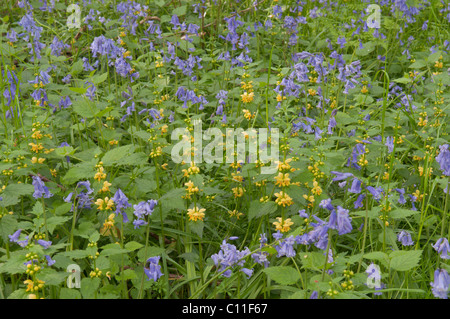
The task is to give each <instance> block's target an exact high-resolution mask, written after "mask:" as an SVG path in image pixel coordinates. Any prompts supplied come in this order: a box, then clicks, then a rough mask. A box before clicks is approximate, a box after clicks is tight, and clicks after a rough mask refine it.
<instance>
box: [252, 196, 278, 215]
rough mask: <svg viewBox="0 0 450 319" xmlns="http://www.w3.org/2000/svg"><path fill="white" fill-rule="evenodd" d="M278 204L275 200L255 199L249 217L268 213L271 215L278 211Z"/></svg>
mask: <svg viewBox="0 0 450 319" xmlns="http://www.w3.org/2000/svg"><path fill="white" fill-rule="evenodd" d="M277 208H278V205H277V204H276V203H275V202H272V201H270V202H267V203H261V202H260V201H259V200H257V199H256V200H254V201H252V202H251V203H250V208H249V210H248V219H249V220H252V219H253V218H258V217H262V216H266V215H270V214H272V213H274V212H276V210H277Z"/></svg>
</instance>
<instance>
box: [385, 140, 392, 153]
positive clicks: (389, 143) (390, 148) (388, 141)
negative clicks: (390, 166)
mask: <svg viewBox="0 0 450 319" xmlns="http://www.w3.org/2000/svg"><path fill="white" fill-rule="evenodd" d="M384 145H386V146H387V148H388V153H392V151H393V150H394V137H392V136H388V137H386V143H385V144H384Z"/></svg>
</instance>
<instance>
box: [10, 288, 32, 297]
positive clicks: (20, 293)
mask: <svg viewBox="0 0 450 319" xmlns="http://www.w3.org/2000/svg"><path fill="white" fill-rule="evenodd" d="M8 299H28V292H27V291H26V290H25V289H17V290H15V291H13V292H12V293H11V294H10V295H9V296H8Z"/></svg>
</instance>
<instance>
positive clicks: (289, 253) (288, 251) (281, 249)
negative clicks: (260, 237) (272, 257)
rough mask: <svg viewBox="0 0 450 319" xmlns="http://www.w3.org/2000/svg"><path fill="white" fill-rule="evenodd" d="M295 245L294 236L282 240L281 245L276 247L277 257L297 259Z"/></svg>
mask: <svg viewBox="0 0 450 319" xmlns="http://www.w3.org/2000/svg"><path fill="white" fill-rule="evenodd" d="M294 244H295V239H294V236H289V237H286V238H285V239H284V240H282V241H281V242H280V244H279V245H276V246H275V249H276V251H277V252H278V255H277V257H283V256H286V257H295V255H296V252H295V250H294Z"/></svg>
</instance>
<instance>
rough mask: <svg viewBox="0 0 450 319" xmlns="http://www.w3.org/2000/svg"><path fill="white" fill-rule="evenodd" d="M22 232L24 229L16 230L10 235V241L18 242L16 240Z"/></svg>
mask: <svg viewBox="0 0 450 319" xmlns="http://www.w3.org/2000/svg"><path fill="white" fill-rule="evenodd" d="M21 232H22V229H19V230H18V231H16V232H15V233H14V234H12V235H8V237H9V241H10V242H13V243H16V242H17V241H18V240H19V236H20V233H21Z"/></svg>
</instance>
